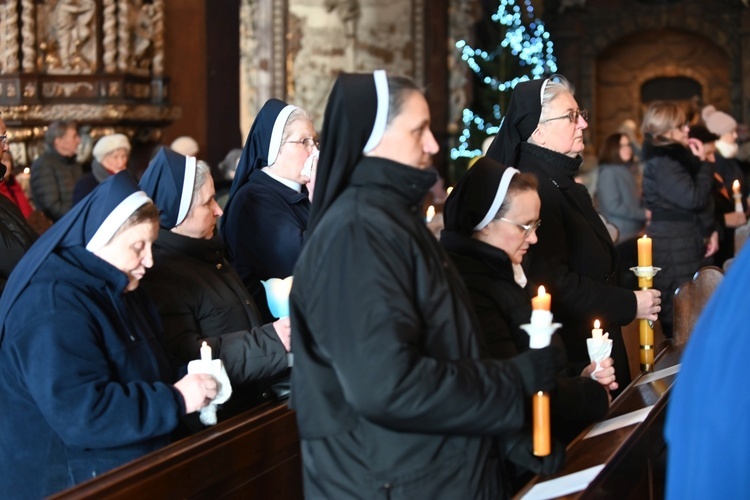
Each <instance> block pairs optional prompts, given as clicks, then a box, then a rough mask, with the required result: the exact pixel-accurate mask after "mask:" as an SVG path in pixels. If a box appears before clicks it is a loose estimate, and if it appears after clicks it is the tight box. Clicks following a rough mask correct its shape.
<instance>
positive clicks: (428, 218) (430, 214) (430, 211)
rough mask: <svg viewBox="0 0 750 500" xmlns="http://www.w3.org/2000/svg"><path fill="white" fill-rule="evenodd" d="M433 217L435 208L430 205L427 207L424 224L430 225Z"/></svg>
mask: <svg viewBox="0 0 750 500" xmlns="http://www.w3.org/2000/svg"><path fill="white" fill-rule="evenodd" d="M434 217H435V207H433V206H432V205H430V206H429V207H427V215H426V216H425V218H424V220H425V222H427V223H430V222H432V219H433V218H434Z"/></svg>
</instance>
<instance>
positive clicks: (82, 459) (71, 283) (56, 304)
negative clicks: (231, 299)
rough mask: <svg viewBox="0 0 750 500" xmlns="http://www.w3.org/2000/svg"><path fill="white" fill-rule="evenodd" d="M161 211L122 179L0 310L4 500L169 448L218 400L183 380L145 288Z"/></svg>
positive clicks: (209, 388)
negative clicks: (195, 415) (183, 427)
mask: <svg viewBox="0 0 750 500" xmlns="http://www.w3.org/2000/svg"><path fill="white" fill-rule="evenodd" d="M157 220H158V212H157V210H156V207H155V206H154V204H153V203H152V202H151V200H150V199H149V198H148V197H147V196H146V194H145V193H144V192H142V191H139V190H138V186H137V184H136V182H135V180H134V179H133V178H132V177H131V176H130V174H129V173H127V172H121V173H119V174H117V175H115V176H113V177H111V178H110V179H108V180H106V181H105V182H103V183H102V184H100V185H99V187H97V189H96V190H94V191H93V192H92V193H91V194H90V195H89V196H87V197H86V198H84V199H83V200H82V201H81V202H80V203H79V204H77V205H76V206H75V207H74V208H73V210H71V211H70V212H68V213H67V214H66V215H65V216H64V217H63V218H62V219H60V220H59V221H58V222H57V223H56V224H55V225H54V226H53V227H52V228H51V229H50V230H49V231H47V232H46V233H45V234H44V235H43V236H42V237H41V238H40V239H39V240H38V241H37V242H36V243H35V244H34V246H32V247H31V249H30V250H29V251H28V252H27V254H26V256H25V257H24V258H23V259H22V260H21V262H20V263H19V264H18V266H17V267H16V269H15V270H14V272H13V273H12V274H11V276H10V279H9V281H8V284H7V286H6V289H5V293H4V294H3V297H2V300H0V318H3V323H2V325H1V326H0V400H2V402H3V418H2V422H3V425H2V426H0V447H1V448H2V450H3V452H2V453H0V498H40V497H43V496H47V495H50V494H52V493H54V492H56V491H59V490H62V489H65V488H68V487H70V486H73V485H75V484H77V483H80V482H82V481H85V480H87V479H91V478H93V477H96V476H98V475H100V474H101V473H103V472H105V471H107V470H109V469H112V468H114V467H117V466H119V465H121V464H123V463H125V462H128V461H130V460H132V459H135V458H137V457H140V456H142V455H144V454H146V453H149V452H150V451H152V450H156V449H158V448H160V447H162V446H164V445H165V444H167V443H168V442H169V441H170V433H171V432H172V430H173V429H174V428H175V427H176V426H177V424H178V422H179V420H180V417H182V416H183V415H185V413H186V412H190V411H195V410H196V409H198V408H200V407H202V406H204V405H205V404H206V403H207V402H209V401H210V400H211V399H212V398H213V397H215V394H216V382H215V380H214V379H213V378H212V377H210V376H209V375H188V376H186V377H185V378H183V379H182V380H180V381H178V382H176V383H175V384H174V385H172V383H173V382H174V380H175V377H173V374H172V373H171V372H170V369H169V363H168V362H167V358H166V354H165V351H164V349H163V348H162V345H161V340H160V338H159V335H160V323H159V317H158V315H157V313H156V309H155V308H154V306H153V304H152V303H151V301H150V300H149V299H148V297H147V295H146V294H145V292H143V291H141V290H139V289H138V281H139V279H140V278H141V277H142V276H143V273H145V271H146V268H148V267H150V266H151V243H152V242H153V240H154V239H155V238H156V235H157V230H158V222H157Z"/></svg>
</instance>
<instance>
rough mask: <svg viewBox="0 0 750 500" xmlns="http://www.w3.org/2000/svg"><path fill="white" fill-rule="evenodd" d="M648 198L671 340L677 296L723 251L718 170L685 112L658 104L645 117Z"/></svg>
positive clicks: (664, 324) (657, 281)
mask: <svg viewBox="0 0 750 500" xmlns="http://www.w3.org/2000/svg"><path fill="white" fill-rule="evenodd" d="M642 130H643V135H644V141H643V160H644V162H645V167H644V169H643V199H644V201H645V202H646V206H647V207H648V208H649V209H650V210H651V212H652V216H651V224H650V225H649V227H648V234H649V236H650V237H651V238H652V239H653V242H654V255H653V259H654V265H656V266H659V267H661V268H662V270H661V271H659V273H658V274H657V275H656V277H655V278H654V286H655V287H656V288H658V289H659V290H661V292H662V296H663V297H664V304H663V305H664V313H663V314H662V315H661V322H662V327H663V330H664V334H665V335H666V336H667V337H671V336H672V324H673V317H672V295H673V294H674V291H675V290H676V289H677V287H679V286H682V284H683V283H685V282H686V281H689V280H690V279H691V277H692V276H693V274H694V273H695V272H696V271H697V270H698V269H700V267H701V261H702V260H703V259H704V258H708V257H711V256H712V255H713V254H715V253H716V251H717V250H718V249H719V235H718V233H717V231H716V229H717V226H716V220H715V214H714V212H715V210H714V202H713V198H712V187H713V179H714V177H713V172H714V171H713V167H712V165H711V164H710V163H708V162H707V161H706V151H707V149H704V146H703V143H702V142H700V141H699V140H698V139H690V138H689V136H688V132H689V131H690V127H689V125H688V123H687V121H686V118H685V112H684V111H683V110H682V109H681V108H680V107H679V106H678V105H677V104H675V103H672V102H666V101H655V102H653V103H651V105H650V106H649V108H648V109H647V110H646V113H645V114H644V115H643V125H642Z"/></svg>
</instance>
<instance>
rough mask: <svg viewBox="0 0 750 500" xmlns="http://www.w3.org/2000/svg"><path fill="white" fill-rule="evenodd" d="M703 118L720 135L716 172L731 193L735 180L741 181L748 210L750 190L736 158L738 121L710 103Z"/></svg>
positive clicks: (743, 198)
mask: <svg viewBox="0 0 750 500" xmlns="http://www.w3.org/2000/svg"><path fill="white" fill-rule="evenodd" d="M701 118H703V122H704V123H705V124H706V128H707V129H708V130H709V131H711V132H712V133H714V134H716V135H718V136H719V139H718V140H716V141H715V142H714V144H715V145H716V155H715V156H716V173H717V174H719V175H720V176H721V178H722V179H723V180H724V187H725V188H726V189H727V191H729V192H730V193H731V192H732V184H733V183H734V181H739V183H740V192H741V193H742V208H743V210H744V211H745V212H747V196H748V194H750V191H748V186H747V183H746V181H745V175H744V173H743V172H742V168H741V167H740V164H739V162H738V161H737V159H736V157H737V152H738V151H739V146H738V145H737V121H736V120H735V119H734V118H732V117H731V116H730V115H728V114H727V113H724V112H723V111H719V110H717V109H716V108H715V107H714V106H712V105H710V104H709V105H708V106H706V107H704V108H703V111H701Z"/></svg>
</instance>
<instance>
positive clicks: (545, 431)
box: [531, 391, 552, 457]
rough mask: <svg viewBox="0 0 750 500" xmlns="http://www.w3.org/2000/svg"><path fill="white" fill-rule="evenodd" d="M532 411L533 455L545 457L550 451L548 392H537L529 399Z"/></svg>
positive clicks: (550, 434) (550, 433)
mask: <svg viewBox="0 0 750 500" xmlns="http://www.w3.org/2000/svg"><path fill="white" fill-rule="evenodd" d="M531 407H532V413H533V417H532V418H533V421H534V426H533V438H534V455H536V456H537V457H546V456H547V455H549V454H550V453H551V452H552V431H551V427H550V418H549V394H547V393H546V392H542V391H539V392H537V393H536V394H535V395H534V397H533V398H532V400H531Z"/></svg>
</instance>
